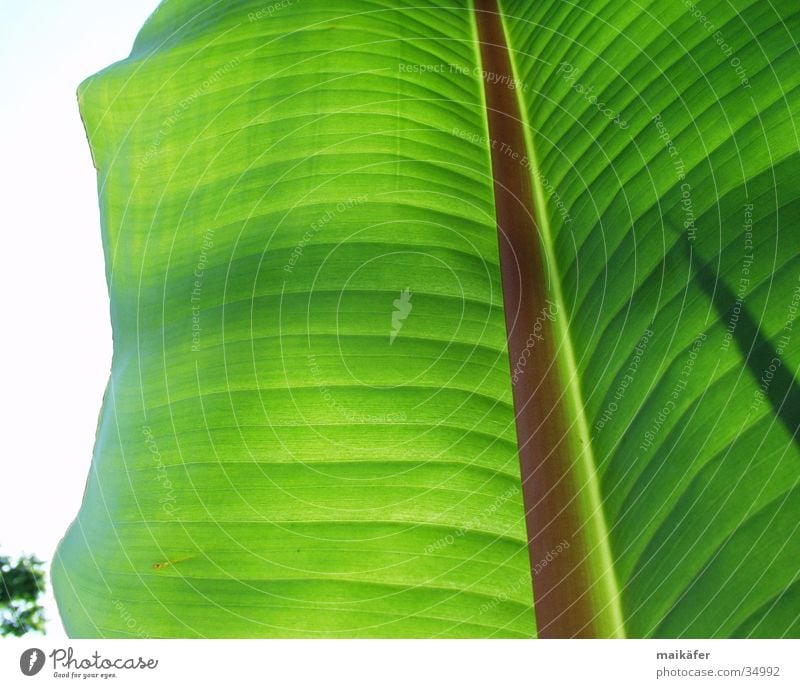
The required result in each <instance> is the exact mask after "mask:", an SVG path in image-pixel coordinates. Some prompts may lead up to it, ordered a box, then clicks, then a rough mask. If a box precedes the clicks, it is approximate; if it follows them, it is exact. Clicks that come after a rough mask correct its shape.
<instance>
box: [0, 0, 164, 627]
mask: <svg viewBox="0 0 800 688" xmlns="http://www.w3.org/2000/svg"><path fill="white" fill-rule="evenodd" d="M157 5H158V0H68V1H66V0H24V1H20V2H13V3H12V2H4V3H3V5H2V9H0V17H1V18H2V21H1V22H0V65H2V72H1V73H2V85H3V87H2V89H1V90H0V151H2V153H1V154H0V160H1V161H2V162H0V174H1V175H2V179H0V189H2V206H0V207H1V208H2V210H1V212H2V216H1V217H2V228H3V229H2V243H0V256H1V257H2V263H3V265H2V269H0V294H2V295H3V309H2V310H3V313H4V314H5V315H4V316H3V327H2V333H3V336H2V339H0V380H2V383H0V384H1V385H2V396H1V397H0V399H2V402H1V404H2V407H1V408H0V413H1V414H2V435H3V442H2V454H0V455H1V456H2V470H1V471H0V486H1V487H0V552H2V553H3V554H10V555H12V556H16V555H19V554H22V553H29V554H36V555H37V556H38V557H39V558H40V559H44V560H46V561H47V565H48V567H49V563H50V559H51V558H52V555H53V551H54V549H55V547H56V544H57V543H58V541H59V539H60V538H61V536H62V535H63V533H64V531H65V530H66V528H67V526H68V524H69V523H70V521H71V520H72V519H73V518H74V516H75V514H76V513H77V511H78V507H79V504H80V499H81V496H82V494H83V486H84V483H85V481H86V476H87V474H88V470H89V462H90V460H91V452H92V445H93V443H94V431H95V426H96V423H97V415H98V412H99V411H100V403H101V401H102V395H103V389H104V387H105V384H106V381H107V378H108V372H109V367H110V363H111V330H110V327H109V317H108V298H107V291H106V286H105V273H104V268H103V257H102V247H101V244H100V227H99V219H98V215H99V214H98V209H97V190H96V177H95V171H94V168H93V167H92V161H91V157H90V155H89V148H88V146H87V144H86V137H85V135H84V131H83V125H82V124H81V120H80V116H79V114H78V107H77V103H76V100H75V89H76V88H77V86H78V84H79V83H80V82H81V81H82V80H83V79H84V78H86V77H87V76H90V75H91V74H93V73H94V72H97V71H98V70H100V69H102V68H103V67H105V66H107V65H109V64H111V63H112V62H115V61H117V60H120V59H122V58H124V57H126V56H127V55H128V53H129V52H130V48H131V46H132V44H133V39H134V37H135V35H136V33H137V31H138V30H139V28H140V27H141V25H142V24H143V23H144V21H145V19H146V18H147V17H148V15H149V14H150V13H151V12H152V11H153V10H154V9H155V8H156V6H157ZM45 605H46V610H47V616H48V619H49V623H48V625H47V634H48V636H49V637H52V638H54V639H58V638H63V637H64V632H63V629H62V627H61V622H60V621H59V620H58V614H57V612H56V608H55V601H54V600H53V598H52V594H51V591H50V590H49V586H48V595H47V598H46V600H45Z"/></svg>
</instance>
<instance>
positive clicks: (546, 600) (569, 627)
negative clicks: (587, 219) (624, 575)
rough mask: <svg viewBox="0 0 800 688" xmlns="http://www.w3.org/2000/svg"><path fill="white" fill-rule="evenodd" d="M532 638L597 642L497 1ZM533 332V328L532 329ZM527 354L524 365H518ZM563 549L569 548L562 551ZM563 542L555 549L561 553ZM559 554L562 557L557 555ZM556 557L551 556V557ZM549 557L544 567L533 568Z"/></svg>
mask: <svg viewBox="0 0 800 688" xmlns="http://www.w3.org/2000/svg"><path fill="white" fill-rule="evenodd" d="M475 15H476V23H477V27H478V38H479V42H480V54H481V61H482V67H483V85H484V93H485V98H486V107H487V119H488V128H489V147H490V150H491V160H492V172H493V177H494V196H495V212H496V216H497V230H498V241H499V253H500V269H501V275H502V284H503V300H504V307H505V318H506V332H507V336H508V353H509V361H510V366H511V371H512V380H513V377H514V371H515V368H516V367H517V366H518V362H519V361H523V360H524V361H525V365H524V367H523V369H522V372H521V373H520V372H519V370H517V375H516V377H517V380H516V382H515V383H514V384H513V399H514V411H515V417H516V429H517V440H518V443H519V458H520V469H521V475H522V487H523V501H524V505H525V518H526V527H527V532H528V549H529V553H530V562H531V577H532V581H533V588H534V608H535V613H536V622H537V633H538V636H539V637H541V638H591V637H599V636H600V635H601V634H602V633H601V629H600V627H599V619H600V617H601V616H602V614H603V610H602V609H598V608H597V603H596V601H595V599H594V596H593V594H592V588H593V585H594V583H595V581H593V580H592V576H591V570H590V567H589V566H588V562H589V558H590V557H591V556H592V555H591V549H592V548H591V544H590V543H589V542H587V539H586V537H585V535H584V533H585V529H584V526H585V524H584V523H583V516H582V514H581V512H580V508H579V501H580V500H578V499H577V491H578V490H579V489H581V486H579V485H576V484H574V477H573V476H574V471H573V469H572V464H573V461H574V460H575V458H574V457H573V456H572V451H571V449H570V442H569V426H568V422H567V417H568V415H567V414H566V412H565V404H566V401H565V393H564V385H563V382H562V379H561V373H560V368H559V365H558V361H557V342H556V337H555V330H554V328H553V325H552V318H553V317H559V318H562V317H565V314H564V313H562V312H558V311H557V310H556V312H555V313H554V308H553V305H552V302H551V300H550V299H548V296H549V289H548V284H547V278H546V274H547V273H546V271H545V254H544V252H543V250H542V240H541V233H540V231H539V226H538V225H537V221H536V209H535V207H534V193H533V187H532V174H531V162H530V156H529V155H528V152H527V143H526V139H525V131H524V125H523V121H522V116H521V113H520V105H519V99H518V96H517V84H516V81H515V80H514V73H513V67H512V64H511V58H510V56H509V49H508V44H507V42H506V37H505V31H504V29H503V23H502V19H501V17H500V14H499V9H498V6H497V1H496V0H475ZM534 325H535V326H536V328H537V329H536V331H535V332H534V331H532V330H533V328H534ZM523 357H524V358H523ZM564 542H566V543H567V544H568V547H566V548H565V547H564V546H563V543H564ZM559 545H561V547H559ZM559 550H560V551H559ZM553 552H557V554H556V555H555V556H554V557H553V554H552V553H553ZM548 554H550V556H551V557H552V558H553V560H552V561H551V562H548V563H547V564H546V565H544V566H541V565H539V564H540V563H541V562H544V561H546V560H547V557H548Z"/></svg>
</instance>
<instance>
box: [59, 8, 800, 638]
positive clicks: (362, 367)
mask: <svg viewBox="0 0 800 688" xmlns="http://www.w3.org/2000/svg"><path fill="white" fill-rule="evenodd" d="M485 4H487V3H482V4H481V7H483V6H484V5H485ZM479 9H480V7H479ZM501 11H502V14H503V22H504V25H505V34H506V41H507V44H508V49H509V52H510V55H511V60H512V63H513V67H514V70H515V73H514V76H515V81H514V82H509V83H508V84H507V85H508V87H509V88H512V89H513V88H514V87H515V86H516V92H517V93H518V95H519V99H520V102H521V106H522V113H523V117H522V120H523V121H522V123H521V124H522V125H523V126H524V127H525V136H526V139H527V151H526V152H527V156H528V160H530V161H531V164H530V166H529V167H530V173H531V179H532V182H533V190H534V193H533V197H534V198H533V200H534V206H535V211H536V214H537V220H538V224H539V227H540V233H539V239H537V241H540V242H541V248H542V253H543V256H544V258H545V260H546V268H545V267H543V266H535V267H534V268H533V269H535V270H537V271H539V272H541V271H543V270H544V271H545V272H546V274H547V277H548V279H549V284H550V290H549V291H548V294H547V296H548V299H551V300H552V304H553V310H552V313H551V315H550V317H545V318H544V320H545V321H546V324H547V326H548V327H552V332H553V334H554V335H555V336H556V337H557V342H556V344H557V345H556V346H555V347H554V350H555V354H554V357H555V358H554V360H553V361H552V363H553V366H554V367H555V369H557V371H558V376H559V380H560V381H561V386H562V388H563V398H564V399H565V400H567V401H566V402H565V409H566V410H565V414H566V419H567V421H568V423H567V425H568V430H567V433H568V434H569V442H568V443H567V444H568V445H569V447H570V448H571V449H570V451H571V452H572V453H571V454H570V456H572V458H573V459H574V460H572V461H567V462H566V463H565V464H564V465H563V470H564V477H565V480H567V481H568V483H569V484H570V485H571V489H572V490H573V492H574V496H573V499H570V500H568V501H569V503H568V504H565V505H564V508H565V509H566V510H570V509H573V510H574V511H575V513H577V514H579V516H580V518H581V519H582V520H583V528H582V529H581V530H582V531H585V532H587V533H590V534H589V535H585V534H584V535H581V534H580V533H578V532H576V531H574V530H571V529H564V532H563V537H564V544H563V546H560V547H559V548H558V549H557V550H553V551H546V552H540V551H539V552H537V551H536V549H535V548H534V549H533V552H532V554H530V555H529V547H528V543H529V540H531V539H532V538H533V535H534V534H533V533H530V532H528V531H526V524H525V511H526V506H523V486H522V481H521V477H520V463H519V450H518V443H517V435H516V422H515V398H514V397H513V396H512V375H513V376H514V377H515V378H516V377H519V376H524V374H525V370H520V369H519V364H518V363H517V362H515V361H512V363H511V370H512V374H510V372H509V370H510V368H509V353H508V346H507V343H506V327H505V320H504V309H503V304H504V298H503V286H502V283H501V265H500V262H499V257H498V238H497V230H496V226H495V223H496V211H497V208H496V207H495V189H494V180H495V177H496V174H493V171H494V172H495V173H496V172H497V170H496V169H494V170H493V167H492V153H493V152H494V153H495V154H496V151H493V150H492V145H491V143H490V141H491V137H490V131H489V118H488V116H487V105H488V106H489V108H492V105H493V104H492V102H490V101H487V95H486V94H487V93H490V92H491V91H490V90H489V89H487V83H488V82H490V81H491V80H492V79H493V78H494V76H496V75H494V76H492V75H490V76H489V78H488V79H487V78H483V77H482V74H481V72H482V68H483V65H482V62H481V51H480V50H479V45H478V33H479V32H478V22H480V21H481V13H480V12H477V11H476V8H475V7H473V6H472V4H471V3H468V2H466V0H464V1H461V0H459V1H458V2H428V3H425V4H424V6H420V3H412V2H385V1H383V0H347V2H339V3H321V2H310V1H307V2H300V1H299V0H295V1H292V0H284V1H283V2H275V3H273V4H264V3H263V0H262V2H258V1H255V2H254V1H245V0H240V1H237V2H222V1H220V0H215V1H213V2H211V1H209V0H202V1H201V0H166V1H165V2H164V3H162V5H161V6H160V7H159V9H158V10H157V11H156V13H155V14H154V15H153V16H152V17H151V18H150V20H149V21H148V22H147V24H146V25H145V27H144V28H143V29H142V31H141V33H140V34H139V37H138V39H137V41H136V44H135V46H134V49H133V52H132V53H131V56H130V57H129V58H128V59H126V60H124V61H122V62H120V63H118V64H115V65H112V66H111V67H109V68H107V69H106V70H104V71H103V72H101V73H100V74H98V75H96V76H94V77H92V78H90V79H88V80H87V81H86V82H84V84H82V85H81V87H80V89H79V100H80V106H81V113H82V116H83V119H84V122H85V125H86V130H87V134H88V137H89V142H90V146H91V149H92V154H93V157H94V161H95V165H96V167H97V169H98V180H99V195H100V203H101V218H102V231H103V242H104V248H105V253H106V259H107V278H108V285H109V292H110V297H111V315H112V323H113V330H114V361H113V368H112V374H111V380H110V382H109V386H108V389H107V392H106V396H105V400H104V405H103V410H102V412H101V417H100V421H99V427H98V434H97V443H96V447H95V453H94V457H93V463H92V470H91V472H90V476H89V480H88V483H87V488H86V494H85V496H84V501H83V506H82V508H81V511H80V513H79V515H78V517H77V519H76V520H75V522H74V523H73V525H72V526H71V527H70V529H69V531H68V533H67V535H66V536H65V538H64V540H63V542H62V543H61V545H60V548H59V551H58V555H57V558H56V561H55V564H54V567H53V584H54V588H55V590H56V594H57V598H58V601H59V608H60V611H61V615H62V618H63V620H64V623H65V626H66V628H67V631H68V632H69V633H70V635H73V636H83V637H85V636H104V637H105V636H108V637H117V636H122V637H125V636H153V637H162V636H168V637H174V636H181V637H196V636H214V637H217V636H234V637H244V636H254V637H270V636H272V637H275V636H277V637H281V636H311V637H313V636H351V637H352V636H422V637H436V636H478V637H488V636H493V637H494V636H504V637H530V636H533V635H535V634H536V623H535V613H534V607H535V606H536V605H535V604H534V599H533V598H534V595H533V593H532V585H531V569H532V568H533V571H534V573H535V574H538V573H540V572H541V570H542V569H544V568H547V569H548V570H549V571H551V572H552V571H560V569H559V566H562V567H563V566H564V562H565V561H567V560H568V557H567V555H566V554H565V552H566V551H568V550H572V552H573V553H574V552H576V551H579V552H580V553H581V554H580V556H579V557H577V558H576V561H578V562H579V564H580V567H581V568H582V570H583V571H584V572H585V573H586V576H584V577H587V576H588V578H590V579H591V580H590V582H589V587H590V588H591V590H590V593H589V597H591V599H592V600H593V601H592V604H593V609H594V610H595V612H596V615H597V619H598V621H597V623H596V624H595V625H594V631H593V633H594V634H598V635H622V634H626V635H629V636H634V637H640V636H652V635H655V636H666V637H677V636H699V637H703V636H709V637H710V636H721V637H725V636H748V635H756V636H781V635H795V636H796V635H800V582H798V574H799V573H800V565H799V564H798V551H800V550H799V548H800V533H798V523H800V488H798V477H797V476H798V474H799V472H798V465H800V464H799V462H800V451H798V445H797V442H796V432H797V429H798V425H800V419H799V418H798V416H800V396H799V395H798V394H797V388H796V382H795V381H794V376H795V373H796V371H797V370H798V368H799V367H800V341H799V340H800V338H798V337H797V336H796V335H795V334H794V333H793V329H792V323H793V321H794V317H795V315H796V310H797V307H798V303H799V302H800V282H798V279H799V278H800V266H798V261H797V255H798V247H797V231H796V227H797V223H798V211H799V210H800V203H799V202H798V195H799V194H800V192H799V191H798V187H797V184H796V180H797V179H798V178H799V177H800V159H799V158H798V155H797V152H798V136H797V131H796V128H795V124H794V122H795V120H796V118H797V115H798V110H800V91H799V90H798V83H800V69H798V66H800V59H799V57H800V55H798V49H797V45H796V37H797V32H798V30H800V20H799V18H798V14H800V11H798V9H797V8H796V6H795V4H793V3H792V2H791V1H790V0H781V1H779V2H772V3H766V4H765V3H757V2H755V1H752V2H749V1H747V0H743V1H742V2H739V3H736V7H733V6H732V5H731V4H730V3H727V2H716V3H713V4H712V3H709V4H708V5H704V6H703V8H702V11H701V10H700V9H699V7H698V6H695V5H693V4H692V3H690V2H687V3H685V4H684V3H657V2H655V1H650V0H647V1H645V2H642V3H627V4H626V3H622V2H616V3H608V2H604V1H603V2H601V1H599V0H598V1H593V0H590V1H589V2H587V3H583V4H582V5H581V6H578V5H574V4H571V3H568V2H561V1H559V0H551V1H549V2H542V3H530V2H526V1H525V0H506V1H505V2H502V3H501ZM503 49H505V47H503ZM495 80H496V79H495ZM595 96H597V97H596V98H595ZM598 103H600V104H602V107H600V106H599V105H598ZM495 164H496V162H495ZM509 164H511V163H509ZM792 182H795V183H794V184H793V183H792ZM792 228H794V233H793V232H792ZM551 321H552V322H551ZM539 324H541V323H538V321H537V322H535V323H529V324H528V325H527V326H528V327H529V328H530V329H531V332H535V331H536V328H537V327H538V325H539ZM536 341H537V340H535V339H534V340H532V342H533V343H534V344H535V342H536ZM540 351H541V349H539V348H537V347H536V346H535V345H534V346H532V348H531V350H530V351H528V355H530V356H537V355H541V353H540ZM515 365H516V366H517V368H516V369H515ZM523 368H524V365H523ZM515 382H516V379H515ZM536 480H537V476H536V474H535V473H534V474H533V475H532V476H526V481H528V482H529V481H536ZM526 484H527V483H526ZM545 487H547V485H545ZM526 494H527V493H526ZM527 508H528V509H530V504H528V505H527ZM558 516H559V514H558V513H554V514H553V520H554V523H556V525H557V526H558V524H559V523H560V522H559V521H558ZM541 525H542V527H545V526H546V525H547V524H541ZM559 527H560V526H559ZM528 529H530V523H529V528H528ZM579 541H580V542H581V543H583V544H582V545H581V547H580V548H579V547H578V544H577V543H578V542H579ZM587 543H588V544H587ZM529 556H530V557H531V559H530V560H529ZM563 573H564V575H565V576H566V575H567V574H568V572H567V571H564V572H563ZM537 580H539V579H537ZM537 588H538V593H539V595H538V597H539V598H540V599H541V598H544V597H545V596H546V595H547V594H549V591H545V592H544V594H543V588H542V587H540V586H538V584H537ZM552 599H553V597H552V596H551V600H552ZM558 600H559V604H561V605H563V607H564V608H565V609H566V608H569V607H570V606H571V605H572V604H574V602H575V600H572V599H568V598H567V597H565V596H564V595H562V596H561V597H560V598H558ZM588 621H592V619H589V620H588Z"/></svg>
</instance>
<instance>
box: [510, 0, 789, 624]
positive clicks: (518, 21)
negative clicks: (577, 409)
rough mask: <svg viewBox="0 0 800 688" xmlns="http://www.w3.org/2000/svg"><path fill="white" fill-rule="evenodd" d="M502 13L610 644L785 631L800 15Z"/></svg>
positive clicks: (694, 9) (748, 9)
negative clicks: (578, 398) (577, 427)
mask: <svg viewBox="0 0 800 688" xmlns="http://www.w3.org/2000/svg"><path fill="white" fill-rule="evenodd" d="M502 7H503V9H504V12H505V14H506V26H507V27H508V30H509V32H510V43H511V45H512V48H514V49H515V51H516V52H515V54H514V61H515V64H516V66H517V70H518V74H519V78H520V80H521V82H522V83H523V84H524V92H523V98H524V100H525V102H526V105H527V111H528V124H529V125H530V131H531V133H530V136H531V139H532V140H534V141H535V144H536V150H537V154H538V162H539V170H538V173H539V174H538V176H539V179H540V184H541V187H542V191H543V196H544V198H545V199H546V200H547V215H548V217H549V222H550V226H551V229H552V235H553V237H554V252H555V256H556V262H557V264H558V269H559V272H560V274H561V283H562V285H563V289H564V298H565V303H566V309H567V311H568V313H569V316H570V334H571V340H572V343H573V345H574V348H575V353H576V362H577V369H578V374H579V378H580V384H581V388H582V396H583V399H584V403H585V412H586V418H587V421H588V426H589V429H590V432H591V434H592V440H591V441H592V445H593V449H594V455H595V461H596V465H597V469H598V472H599V474H600V478H601V486H602V493H603V507H604V511H605V515H606V518H607V521H608V528H609V534H610V540H611V544H612V550H613V556H614V561H615V568H616V573H617V578H618V583H619V587H620V590H621V596H622V605H623V610H624V614H625V617H626V630H627V632H628V634H629V635H631V636H663V637H678V636H686V637H726V636H748V635H752V636H766V637H778V636H782V635H788V636H796V635H797V633H798V630H797V623H798V621H797V619H798V617H800V602H798V597H797V591H796V582H795V581H796V580H797V579H798V574H799V573H800V571H799V567H798V560H797V552H798V551H800V529H799V528H798V522H800V492H798V489H797V486H798V475H800V472H798V468H800V451H798V444H797V442H796V435H797V430H798V415H797V414H798V411H797V396H796V394H797V393H796V380H795V378H796V374H797V370H798V368H799V367H800V336H798V334H797V331H796V328H795V325H794V321H795V317H796V314H797V308H798V305H800V264H799V263H798V260H797V255H798V246H797V232H796V231H795V229H794V228H796V227H797V226H798V222H799V221H800V200H799V199H798V197H799V196H800V188H798V185H797V183H796V180H797V179H798V178H800V156H798V132H797V129H796V122H797V121H798V114H800V89H799V88H798V87H799V86H800V54H798V49H797V45H796V37H797V36H798V35H800V16H798V8H797V5H796V3H792V2H776V3H761V2H741V3H735V5H734V4H731V3H727V2H712V3H703V5H702V8H701V7H700V6H699V5H697V6H695V5H693V4H692V3H689V2H686V3H683V2H681V3H659V2H645V3H636V4H623V3H606V2H589V3H582V4H581V5H580V6H577V5H574V4H571V3H566V2H564V3H562V2H553V3H528V2H522V1H517V0H505V1H504V2H503V3H502ZM556 194H557V195H556ZM690 249H691V250H690ZM690 255H691V256H692V260H691V262H690V259H689V256H690Z"/></svg>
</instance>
